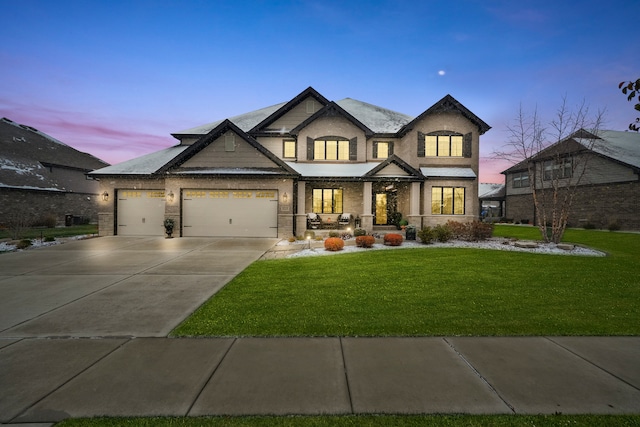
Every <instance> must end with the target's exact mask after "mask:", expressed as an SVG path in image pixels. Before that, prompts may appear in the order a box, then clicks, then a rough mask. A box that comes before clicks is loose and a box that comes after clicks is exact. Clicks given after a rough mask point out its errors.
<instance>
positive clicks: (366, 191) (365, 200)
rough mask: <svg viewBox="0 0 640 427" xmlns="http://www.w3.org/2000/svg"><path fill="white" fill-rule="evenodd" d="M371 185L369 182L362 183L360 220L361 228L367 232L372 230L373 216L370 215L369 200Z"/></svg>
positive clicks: (371, 195) (370, 198)
mask: <svg viewBox="0 0 640 427" xmlns="http://www.w3.org/2000/svg"><path fill="white" fill-rule="evenodd" d="M372 197H373V194H372V185H371V182H370V181H365V182H363V183H362V215H360V219H361V220H362V224H361V225H360V227H361V228H364V229H365V230H367V231H372V230H373V214H372V213H371V200H372Z"/></svg>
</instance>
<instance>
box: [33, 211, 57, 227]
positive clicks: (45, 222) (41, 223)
mask: <svg viewBox="0 0 640 427" xmlns="http://www.w3.org/2000/svg"><path fill="white" fill-rule="evenodd" d="M56 222H57V221H56V216H55V215H53V214H46V215H42V216H41V217H39V218H38V219H36V220H35V221H33V223H32V224H31V225H32V226H33V227H47V228H55V227H56Z"/></svg>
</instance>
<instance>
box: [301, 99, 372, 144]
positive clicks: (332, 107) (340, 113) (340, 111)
mask: <svg viewBox="0 0 640 427" xmlns="http://www.w3.org/2000/svg"><path fill="white" fill-rule="evenodd" d="M319 117H344V118H345V119H347V120H348V121H350V122H351V123H353V124H354V125H355V126H356V127H358V128H360V130H362V131H363V132H364V134H365V135H366V136H367V138H368V137H370V136H371V135H373V133H374V132H373V131H372V130H371V129H369V128H368V127H367V126H365V125H364V124H363V123H362V122H361V121H360V120H358V119H356V118H355V117H353V115H351V113H349V112H347V111H346V110H345V109H344V108H342V107H341V106H339V105H338V104H336V103H335V102H333V101H332V102H330V103H328V104H327V105H325V106H324V107H323V108H321V109H320V110H318V111H316V112H315V113H314V114H312V115H311V117H309V118H308V119H307V120H305V121H303V122H302V123H300V124H299V125H298V126H296V127H295V128H293V129H291V134H292V135H297V134H298V133H300V131H301V130H302V129H304V128H305V127H307V126H308V125H309V124H311V123H312V122H314V121H315V120H317V119H318V118H319Z"/></svg>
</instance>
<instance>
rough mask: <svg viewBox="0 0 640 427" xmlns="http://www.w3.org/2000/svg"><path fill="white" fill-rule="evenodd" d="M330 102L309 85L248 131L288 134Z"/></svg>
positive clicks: (257, 134) (250, 132) (262, 134)
mask: <svg viewBox="0 0 640 427" xmlns="http://www.w3.org/2000/svg"><path fill="white" fill-rule="evenodd" d="M327 104H329V100H328V99H327V98H325V97H324V96H322V95H321V94H320V93H319V92H318V91H316V90H315V89H314V88H312V87H311V86H309V87H308V88H307V89H305V90H304V91H302V92H300V94H298V95H297V96H296V97H294V98H293V99H292V100H291V101H289V102H287V103H286V104H284V105H283V106H282V107H280V108H279V109H278V110H277V111H275V112H274V113H273V114H271V115H270V116H269V117H267V118H265V119H264V120H263V121H261V122H260V123H258V124H257V125H256V126H254V127H253V128H252V129H251V130H250V131H249V132H248V133H249V134H251V135H254V136H271V135H273V134H287V133H289V132H290V131H291V129H292V128H294V127H296V126H297V125H299V124H300V123H301V122H302V121H304V120H306V119H307V118H309V116H310V115H312V114H314V113H316V112H317V111H319V110H320V109H322V108H323V107H325V106H326V105H327Z"/></svg>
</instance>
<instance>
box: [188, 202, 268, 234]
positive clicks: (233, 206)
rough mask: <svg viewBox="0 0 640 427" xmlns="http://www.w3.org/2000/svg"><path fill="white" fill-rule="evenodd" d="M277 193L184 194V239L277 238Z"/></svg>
mask: <svg viewBox="0 0 640 427" xmlns="http://www.w3.org/2000/svg"><path fill="white" fill-rule="evenodd" d="M277 195H278V193H277V191H275V190H267V191H265V190H235V191H234V190H184V191H183V205H182V207H183V230H182V233H183V236H194V237H196V236H216V237H277V235H278V197H277Z"/></svg>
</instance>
